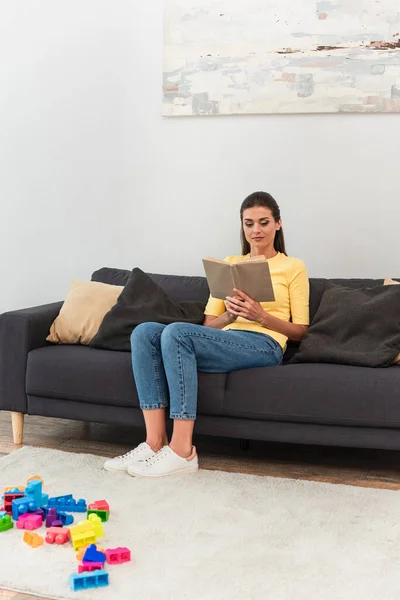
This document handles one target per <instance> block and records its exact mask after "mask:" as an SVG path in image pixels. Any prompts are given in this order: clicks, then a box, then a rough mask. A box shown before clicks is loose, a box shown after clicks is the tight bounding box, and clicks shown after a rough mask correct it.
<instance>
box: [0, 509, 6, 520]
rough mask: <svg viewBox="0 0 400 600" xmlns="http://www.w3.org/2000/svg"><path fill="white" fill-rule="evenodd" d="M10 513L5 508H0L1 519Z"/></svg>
mask: <svg viewBox="0 0 400 600" xmlns="http://www.w3.org/2000/svg"><path fill="white" fill-rule="evenodd" d="M7 514H8V513H7V512H6V511H5V510H0V519H2V518H3V517H5V516H6V515H7Z"/></svg>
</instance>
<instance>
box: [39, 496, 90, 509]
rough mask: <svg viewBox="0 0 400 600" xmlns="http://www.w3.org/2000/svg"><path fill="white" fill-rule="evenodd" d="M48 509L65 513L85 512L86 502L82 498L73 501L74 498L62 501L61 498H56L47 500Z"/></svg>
mask: <svg viewBox="0 0 400 600" xmlns="http://www.w3.org/2000/svg"><path fill="white" fill-rule="evenodd" d="M48 507H49V508H56V509H57V510H62V511H67V512H86V511H87V505H86V501H85V500H83V499H82V498H81V499H80V500H75V499H74V498H72V497H71V498H67V499H63V497H62V496H61V498H60V497H58V498H49V501H48Z"/></svg>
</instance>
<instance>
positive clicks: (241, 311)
mask: <svg viewBox="0 0 400 600" xmlns="http://www.w3.org/2000/svg"><path fill="white" fill-rule="evenodd" d="M233 291H234V292H236V296H227V297H226V310H227V311H228V312H229V313H231V314H232V315H234V316H236V317H243V318H244V319H248V320H249V321H256V322H257V323H260V324H261V325H263V326H264V322H265V318H266V315H267V313H266V312H265V310H264V309H263V307H262V306H261V304H260V303H259V302H256V301H255V300H253V299H252V298H250V296H248V295H247V294H245V293H244V292H242V291H241V290H237V289H236V288H235V289H234V290H233Z"/></svg>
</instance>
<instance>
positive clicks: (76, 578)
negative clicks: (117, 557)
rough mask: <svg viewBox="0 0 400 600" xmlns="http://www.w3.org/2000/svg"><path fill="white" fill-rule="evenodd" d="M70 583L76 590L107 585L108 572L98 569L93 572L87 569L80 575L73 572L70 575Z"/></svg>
mask: <svg viewBox="0 0 400 600" xmlns="http://www.w3.org/2000/svg"><path fill="white" fill-rule="evenodd" d="M69 585H70V586H71V590H73V591H74V592H79V590H89V589H90V588H98V587H105V586H107V585H108V573H107V571H102V570H98V571H92V572H87V571H85V572H84V573H80V574H79V575H75V574H73V575H70V576H69Z"/></svg>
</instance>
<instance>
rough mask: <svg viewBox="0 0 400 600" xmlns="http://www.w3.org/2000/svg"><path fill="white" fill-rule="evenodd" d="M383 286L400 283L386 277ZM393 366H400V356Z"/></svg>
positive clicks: (399, 355)
mask: <svg viewBox="0 0 400 600" xmlns="http://www.w3.org/2000/svg"><path fill="white" fill-rule="evenodd" d="M383 285H400V282H399V281H394V279H391V278H390V277H386V279H385V281H384V282H383ZM393 364H394V365H400V354H398V355H397V356H396V358H395V359H394V361H393Z"/></svg>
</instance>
